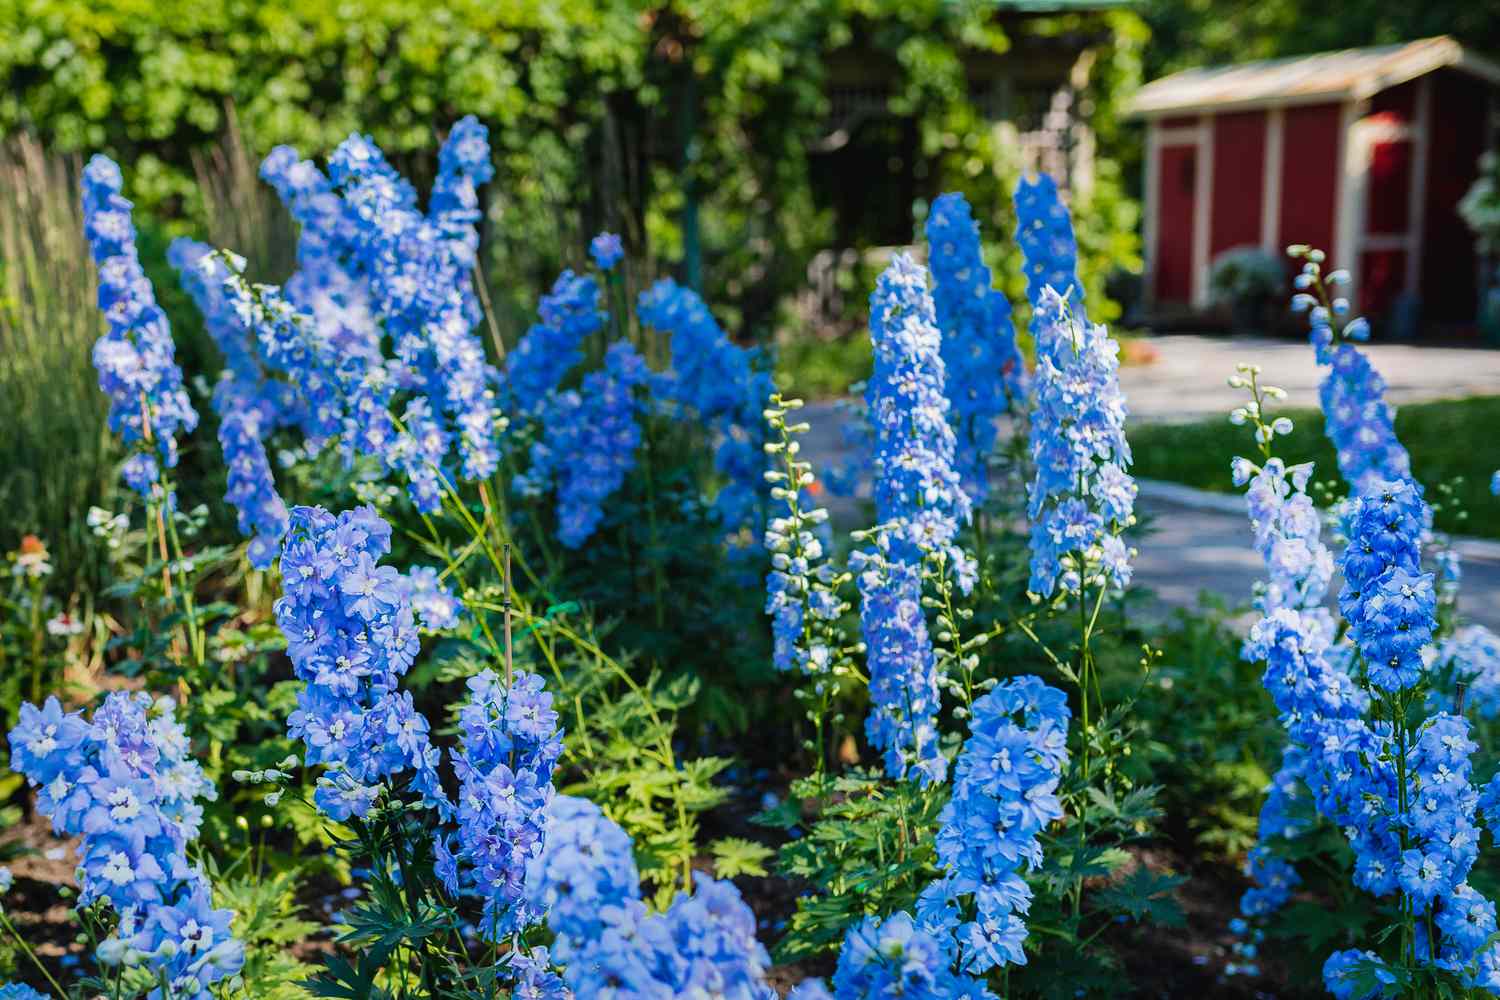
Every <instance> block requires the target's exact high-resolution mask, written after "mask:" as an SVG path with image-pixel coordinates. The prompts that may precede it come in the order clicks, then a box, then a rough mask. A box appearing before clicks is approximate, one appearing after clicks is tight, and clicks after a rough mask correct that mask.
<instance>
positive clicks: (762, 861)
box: [708, 837, 774, 878]
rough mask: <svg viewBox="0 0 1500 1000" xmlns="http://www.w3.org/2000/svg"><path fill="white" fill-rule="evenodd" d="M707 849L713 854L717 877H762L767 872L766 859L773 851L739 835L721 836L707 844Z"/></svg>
mask: <svg viewBox="0 0 1500 1000" xmlns="http://www.w3.org/2000/svg"><path fill="white" fill-rule="evenodd" d="M708 850H709V852H710V853H711V854H713V856H714V875H715V876H716V877H718V878H734V877H735V876H737V875H754V876H755V877H757V878H763V877H765V875H766V874H767V872H766V861H767V860H769V859H770V857H771V855H772V854H773V853H774V852H773V851H772V850H771V848H769V847H767V846H766V845H764V844H757V843H756V842H755V841H753V840H744V839H742V838H739V837H721V838H719V839H718V840H716V841H714V842H713V843H711V844H709V845H708Z"/></svg>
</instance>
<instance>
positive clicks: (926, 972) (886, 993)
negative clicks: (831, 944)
mask: <svg viewBox="0 0 1500 1000" xmlns="http://www.w3.org/2000/svg"><path fill="white" fill-rule="evenodd" d="M954 958H955V945H954V942H953V939H952V938H951V937H950V936H949V935H946V934H941V933H933V932H932V931H929V930H926V929H924V928H923V927H922V926H921V925H920V924H919V923H918V922H917V921H916V920H914V919H912V916H911V914H909V913H904V912H899V911H898V912H896V913H893V914H891V915H890V916H889V917H887V918H886V919H885V920H881V919H880V918H879V917H866V918H865V919H864V920H863V921H862V922H861V923H859V924H857V925H855V926H854V927H851V928H850V929H849V931H848V933H847V934H845V935H844V945H843V948H842V950H841V951H840V952H839V964H838V968H837V969H836V970H835V971H834V974H833V995H834V997H835V998H836V1000H881V998H883V997H896V996H901V997H912V998H921V1000H939V998H946V997H953V998H958V997H963V998H967V1000H994V994H993V993H991V992H990V991H989V989H988V988H986V987H985V985H984V983H983V981H982V980H979V979H974V978H971V977H969V976H967V975H964V974H962V973H955V972H953V970H952V967H953V962H954ZM817 995H818V994H817V993H816V992H814V993H813V996H817Z"/></svg>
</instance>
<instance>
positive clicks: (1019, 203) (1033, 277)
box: [1014, 174, 1087, 342]
mask: <svg viewBox="0 0 1500 1000" xmlns="http://www.w3.org/2000/svg"><path fill="white" fill-rule="evenodd" d="M1014 201H1015V207H1016V243H1017V245H1019V246H1020V248H1021V257H1022V265H1021V267H1022V270H1023V271H1025V273H1026V298H1027V299H1028V300H1029V301H1030V302H1031V335H1032V336H1033V337H1035V338H1036V339H1037V341H1038V342H1040V340H1041V336H1042V331H1043V330H1044V329H1045V328H1046V327H1047V326H1048V324H1050V323H1052V322H1053V321H1054V319H1053V317H1052V315H1051V314H1052V313H1053V312H1055V310H1056V308H1057V304H1058V302H1061V301H1065V302H1067V304H1068V308H1069V309H1070V310H1071V311H1072V313H1073V315H1074V316H1075V317H1076V318H1077V319H1078V320H1079V321H1080V322H1087V317H1086V315H1085V313H1084V309H1083V283H1082V282H1080V281H1079V280H1078V240H1077V239H1076V238H1074V236H1073V217H1072V216H1071V215H1070V214H1069V213H1068V207H1067V206H1066V205H1064V204H1063V202H1062V197H1061V196H1060V195H1059V194H1058V191H1057V182H1056V181H1054V180H1053V179H1052V177H1051V176H1050V175H1048V174H1038V175H1037V176H1036V179H1035V180H1031V179H1028V178H1026V177H1024V176H1023V177H1022V178H1021V179H1020V181H1019V183H1017V185H1016V193H1015V197H1014ZM1048 288H1051V289H1052V290H1053V291H1054V292H1056V293H1057V296H1056V298H1054V299H1049V298H1047V297H1044V295H1043V292H1044V291H1045V290H1046V289H1048Z"/></svg>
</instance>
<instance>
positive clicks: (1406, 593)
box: [1339, 479, 1437, 691]
mask: <svg viewBox="0 0 1500 1000" xmlns="http://www.w3.org/2000/svg"><path fill="white" fill-rule="evenodd" d="M1430 516H1431V515H1430V512H1429V511H1428V509H1427V504H1426V503H1425V502H1424V501H1423V500H1422V491H1421V487H1419V486H1418V485H1417V484H1416V483H1415V482H1413V481H1412V480H1409V479H1407V480H1402V481H1399V482H1381V483H1376V484H1373V485H1372V487H1371V488H1370V490H1369V492H1367V493H1366V494H1365V495H1364V496H1361V497H1359V498H1358V499H1356V500H1354V501H1353V503H1352V505H1351V506H1350V508H1349V511H1348V514H1347V518H1348V524H1347V526H1346V528H1345V531H1344V534H1345V535H1346V536H1347V537H1348V539H1349V546H1348V548H1347V549H1346V550H1345V551H1344V560H1343V566H1342V569H1343V572H1344V588H1343V590H1342V591H1341V592H1340V593H1339V611H1340V613H1341V614H1343V616H1344V619H1345V620H1346V621H1347V622H1348V623H1349V627H1350V629H1351V630H1352V632H1353V635H1354V638H1355V641H1356V642H1358V644H1359V649H1360V652H1361V653H1362V654H1363V655H1364V660H1365V666H1366V668H1367V669H1368V671H1369V677H1370V682H1371V683H1372V684H1374V685H1375V686H1376V687H1377V688H1380V689H1381V690H1383V691H1398V690H1401V689H1404V688H1409V687H1412V686H1413V685H1414V684H1416V682H1417V679H1418V678H1419V677H1420V675H1421V672H1422V651H1423V649H1425V648H1426V647H1427V645H1428V644H1429V643H1431V642H1432V633H1433V629H1434V628H1435V627H1436V625H1437V622H1436V620H1435V618H1434V615H1435V613H1436V609H1437V592H1436V590H1434V588H1433V579H1432V574H1431V573H1423V572H1422V571H1421V539H1422V532H1423V527H1424V525H1425V524H1426V523H1427V522H1428V520H1429V518H1430Z"/></svg>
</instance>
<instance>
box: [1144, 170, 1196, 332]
mask: <svg viewBox="0 0 1500 1000" xmlns="http://www.w3.org/2000/svg"><path fill="white" fill-rule="evenodd" d="M1197 170H1198V147H1197V146H1195V145H1193V146H1186V145H1184V146H1163V147H1162V149H1161V171H1160V173H1159V174H1158V175H1157V178H1158V180H1157V185H1158V190H1157V192H1156V205H1157V209H1156V212H1157V216H1156V233H1157V235H1156V260H1155V261H1154V262H1153V271H1154V273H1155V282H1156V287H1155V288H1154V289H1153V291H1154V292H1155V295H1156V301H1157V302H1159V303H1188V302H1191V301H1192V298H1193V192H1194V191H1195V190H1196V186H1195V185H1196V181H1197V177H1196V174H1197Z"/></svg>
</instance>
